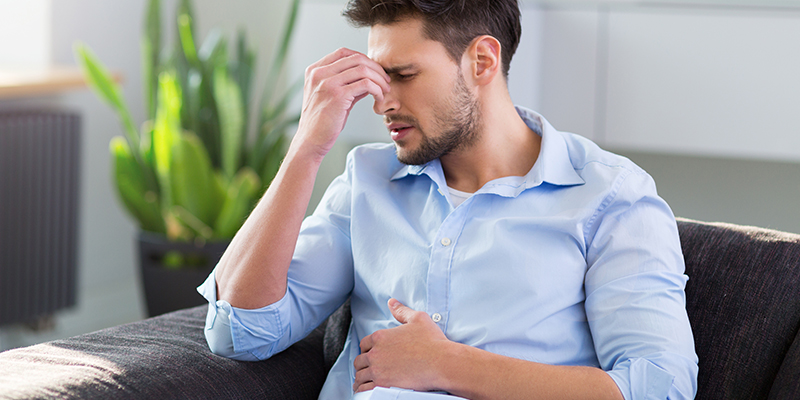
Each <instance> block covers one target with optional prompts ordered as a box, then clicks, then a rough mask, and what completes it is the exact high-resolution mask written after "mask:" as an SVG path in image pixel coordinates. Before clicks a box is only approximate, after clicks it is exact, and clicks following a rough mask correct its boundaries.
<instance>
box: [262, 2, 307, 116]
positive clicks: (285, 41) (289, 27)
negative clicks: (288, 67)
mask: <svg viewBox="0 0 800 400" xmlns="http://www.w3.org/2000/svg"><path fill="white" fill-rule="evenodd" d="M299 10H300V0H292V5H291V10H290V11H289V20H288V21H287V22H286V26H285V27H284V29H283V35H282V36H281V43H280V46H279V47H278V51H277V53H276V54H275V57H274V58H273V59H272V66H271V67H270V69H269V72H268V73H267V82H266V86H265V87H264V92H263V93H262V97H261V104H260V107H259V108H261V109H262V110H263V109H264V108H265V107H268V106H269V104H270V101H271V98H270V97H268V96H272V95H273V94H274V92H275V89H276V87H277V85H278V79H279V78H280V75H281V72H283V67H284V64H285V63H286V55H287V54H288V52H289V43H290V42H291V40H292V33H293V32H294V26H295V24H296V23H297V15H298V11H299Z"/></svg>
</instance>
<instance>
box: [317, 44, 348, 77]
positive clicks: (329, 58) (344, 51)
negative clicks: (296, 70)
mask: <svg viewBox="0 0 800 400" xmlns="http://www.w3.org/2000/svg"><path fill="white" fill-rule="evenodd" d="M357 53H358V52H357V51H355V50H350V49H348V48H346V47H341V48H339V49H337V50H336V51H334V52H332V53H330V54H328V55H326V56H325V57H322V58H320V59H319V61H317V62H315V63H313V64H311V65H309V66H308V68H307V69H306V72H308V71H310V70H313V69H315V68H318V67H322V66H325V65H330V64H331V63H333V62H335V61H337V60H340V59H342V58H345V57H349V56H351V55H353V54H357Z"/></svg>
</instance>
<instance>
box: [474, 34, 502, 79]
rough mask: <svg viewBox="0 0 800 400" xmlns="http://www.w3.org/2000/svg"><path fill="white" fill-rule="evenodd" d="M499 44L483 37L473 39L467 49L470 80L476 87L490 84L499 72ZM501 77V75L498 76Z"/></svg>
mask: <svg viewBox="0 0 800 400" xmlns="http://www.w3.org/2000/svg"><path fill="white" fill-rule="evenodd" d="M501 51H502V49H501V47H500V42H499V41H498V40H497V39H495V38H494V37H493V36H489V35H483V36H479V37H477V38H475V39H473V41H472V44H470V46H469V48H468V49H467V56H468V58H469V61H470V67H471V68H470V72H471V73H472V79H473V80H474V81H475V83H476V84H478V85H486V84H488V83H490V82H492V81H493V80H494V79H495V77H497V76H498V74H499V73H500V71H501V67H502V61H501V58H500V54H501ZM500 75H502V74H500Z"/></svg>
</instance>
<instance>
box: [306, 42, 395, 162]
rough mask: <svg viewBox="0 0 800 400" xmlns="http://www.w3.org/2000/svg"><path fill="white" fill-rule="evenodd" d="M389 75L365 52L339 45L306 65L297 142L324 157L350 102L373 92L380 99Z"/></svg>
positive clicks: (387, 86)
mask: <svg viewBox="0 0 800 400" xmlns="http://www.w3.org/2000/svg"><path fill="white" fill-rule="evenodd" d="M389 80H390V78H389V75H387V74H386V72H385V71H384V70H383V67H381V66H380V65H379V64H378V63H376V62H375V61H372V60H371V59H369V58H368V57H367V56H366V55H364V54H362V53H359V52H357V51H353V50H350V49H345V48H341V49H339V50H336V51H335V52H333V53H331V54H328V55H327V56H325V57H323V58H322V59H321V60H319V61H317V62H316V63H314V64H312V65H310V66H309V67H308V68H306V73H305V83H304V87H303V110H302V112H301V116H300V123H299V126H298V130H297V134H298V135H299V136H300V138H298V139H301V141H300V143H304V144H305V145H309V146H311V150H312V151H314V152H316V153H317V155H318V156H319V157H323V156H325V154H327V153H328V151H330V149H331V147H333V143H334V142H335V141H336V138H337V137H338V136H339V133H340V132H341V131H342V129H344V124H345V122H346V121H347V116H348V115H349V114H350V110H351V109H352V108H353V105H354V104H355V103H356V102H357V101H359V100H361V99H363V98H364V97H366V96H367V95H372V96H374V97H375V99H376V100H378V101H382V100H383V96H384V93H387V92H389V90H391V88H390V86H389Z"/></svg>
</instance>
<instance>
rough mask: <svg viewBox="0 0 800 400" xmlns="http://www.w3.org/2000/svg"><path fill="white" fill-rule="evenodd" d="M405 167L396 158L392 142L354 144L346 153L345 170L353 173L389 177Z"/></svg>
mask: <svg viewBox="0 0 800 400" xmlns="http://www.w3.org/2000/svg"><path fill="white" fill-rule="evenodd" d="M403 167H405V165H404V164H403V163H401V162H400V161H398V160H397V153H396V152H395V146H394V144H392V143H368V144H363V145H360V146H356V147H355V148H353V149H352V150H350V153H348V155H347V172H348V173H350V174H354V175H361V176H363V175H371V176H379V177H384V178H386V179H390V178H391V177H392V176H393V175H394V174H396V173H397V171H399V170H400V169H402V168H403Z"/></svg>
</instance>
